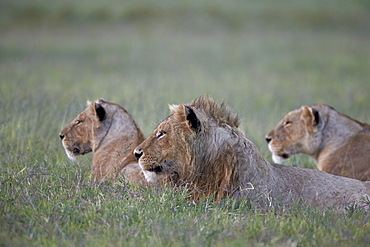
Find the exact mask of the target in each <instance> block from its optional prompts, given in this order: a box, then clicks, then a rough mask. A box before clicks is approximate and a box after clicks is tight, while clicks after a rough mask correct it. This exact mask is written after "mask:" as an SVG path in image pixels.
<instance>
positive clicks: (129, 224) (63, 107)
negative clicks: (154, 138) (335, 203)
mask: <svg viewBox="0 0 370 247" xmlns="http://www.w3.org/2000/svg"><path fill="white" fill-rule="evenodd" d="M369 7H370V6H369V4H368V3H367V1H361V0H355V1H331V0H326V1H288V0H286V1H279V2H274V1H258V2H254V1H232V2H230V1H218V0H214V1H208V0H207V1H201V2H199V1H194V0H186V1H166V0H158V1H145V0H142V1H116V0H110V1H105V2H104V3H103V2H102V3H99V2H97V1H93V2H91V1H75V2H71V1H64V0H63V1H57V2H55V1H43V0H40V1H23V0H17V1H2V2H1V3H0V33H1V35H0V82H1V83H0V109H1V117H0V183H1V184H0V204H1V205H0V245H1V246H24V245H27V246H53V245H55V246H60V245H72V246H82V245H87V246H98V245H105V246H108V245H109V246H110V245H125V246H126V245H127V246H132V245H134V246H137V245H149V246H157V245H159V246H173V245H175V246H177V245H180V246H200V245H202V246H203V245H204V246H211V245H212V246H214V245H215V246H224V245H235V246H245V245H251V246H271V245H273V246H297V245H298V246H333V245H335V246H351V245H352V246H353V245H356V246H366V245H368V244H369V242H370V234H369V232H370V225H369V223H368V221H369V215H368V213H367V212H357V211H356V210H349V211H348V212H347V213H341V212H333V211H330V210H329V211H316V210H315V209H311V208H303V207H301V206H299V205H296V206H293V207H291V208H276V209H273V210H271V211H269V212H258V211H255V210H252V209H251V208H248V204H247V203H244V202H240V203H238V202H235V201H232V200H225V201H223V202H221V203H220V204H214V203H212V202H210V201H207V199H205V200H204V201H202V202H198V203H193V202H190V201H188V200H186V199H185V197H186V196H185V195H184V192H183V191H176V190H173V189H169V188H164V189H163V190H159V191H157V190H156V189H152V188H146V189H144V188H133V187H131V186H129V185H127V184H125V183H124V181H121V183H120V184H109V183H107V184H101V185H92V184H91V183H90V179H89V167H90V164H91V155H86V156H84V157H79V158H78V159H77V161H76V162H72V161H69V160H68V159H67V158H66V156H65V154H64V151H63V148H62V145H61V143H60V140H59V137H58V132H59V131H60V130H61V129H62V128H63V127H64V126H65V125H66V124H67V123H68V122H69V121H70V120H71V119H72V118H73V117H74V116H75V115H76V114H77V113H78V112H80V111H81V110H83V109H84V108H85V104H86V101H87V100H94V99H97V98H100V97H102V98H105V99H106V100H108V101H112V102H115V103H119V104H121V105H122V106H123V107H125V108H126V110H127V111H128V112H129V113H130V114H131V115H132V116H133V117H134V119H135V120H136V121H137V123H138V125H139V126H140V128H141V129H142V130H143V132H144V134H145V135H148V134H149V133H150V132H151V131H152V130H153V129H154V128H155V126H156V125H157V124H158V123H159V122H160V121H161V120H162V119H163V118H165V117H166V116H167V115H168V113H169V111H168V107H167V105H168V104H172V103H182V102H189V101H191V100H193V99H194V98H196V97H197V96H199V95H200V94H209V95H211V96H212V97H214V98H215V99H216V100H219V101H225V102H226V103H228V104H229V105H230V106H231V108H232V109H234V110H235V111H236V112H238V113H239V115H240V117H241V119H242V126H241V128H242V130H243V131H244V132H245V134H246V136H247V137H248V138H249V139H251V140H252V141H253V142H255V143H256V145H257V147H258V148H259V150H260V151H261V153H262V155H263V156H264V157H265V158H266V159H268V160H270V161H271V156H270V153H269V151H268V149H267V145H266V143H265V142H264V136H265V134H266V133H267V132H268V131H269V130H270V129H271V128H273V127H274V126H275V125H276V123H277V122H278V121H279V120H280V119H281V118H282V117H283V115H284V114H285V113H286V112H287V111H289V110H291V109H294V108H296V107H299V106H301V105H305V104H312V103H326V104H329V105H332V106H333V107H335V108H336V109H338V110H339V111H341V112H343V113H345V114H348V115H350V116H351V117H354V118H356V119H359V120H360V121H363V122H368V123H369V122H370V111H369V107H368V106H369V104H370V97H369V92H370V81H369V78H370V70H369V67H370V60H369V57H370V49H369V38H370V32H369V30H368V24H369V22H370V17H369V15H368V12H369ZM292 164H293V165H297V166H300V167H309V168H313V169H315V165H314V164H313V163H312V162H311V161H310V160H309V159H307V157H305V156H297V157H295V158H294V159H292V160H291V161H290V163H289V162H288V165H292Z"/></svg>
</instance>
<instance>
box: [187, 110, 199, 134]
mask: <svg viewBox="0 0 370 247" xmlns="http://www.w3.org/2000/svg"><path fill="white" fill-rule="evenodd" d="M185 114H186V120H187V121H188V123H189V126H190V129H192V130H194V131H196V132H199V131H200V121H199V119H198V118H197V115H195V113H194V111H193V109H191V108H190V107H189V106H185Z"/></svg>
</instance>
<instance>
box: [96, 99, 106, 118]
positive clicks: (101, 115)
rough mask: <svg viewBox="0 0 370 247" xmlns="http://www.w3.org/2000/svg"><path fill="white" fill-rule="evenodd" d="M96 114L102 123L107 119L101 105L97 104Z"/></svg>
mask: <svg viewBox="0 0 370 247" xmlns="http://www.w3.org/2000/svg"><path fill="white" fill-rule="evenodd" d="M95 112H96V115H97V116H98V118H99V120H100V121H103V120H104V119H105V117H106V113H105V110H104V108H103V107H102V105H101V104H97V103H95Z"/></svg>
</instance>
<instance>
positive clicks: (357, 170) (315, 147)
mask: <svg viewBox="0 0 370 247" xmlns="http://www.w3.org/2000/svg"><path fill="white" fill-rule="evenodd" d="M266 141H267V143H268V146H269V149H270V151H271V153H272V158H273V160H274V162H276V163H281V162H282V161H283V160H285V159H288V158H289V157H291V156H292V155H294V154H298V153H304V154H308V155H309V156H310V157H312V158H313V159H314V161H315V162H316V164H317V167H318V168H319V170H321V171H325V172H328V173H331V174H335V175H340V176H344V177H349V178H355V179H359V180H370V125H368V124H365V123H361V122H359V121H357V120H354V119H352V118H350V117H348V116H346V115H344V114H341V113H339V112H338V111H336V110H335V109H334V108H332V107H330V106H327V105H309V106H302V107H301V108H298V109H296V110H293V111H291V112H289V113H288V114H286V115H285V117H284V118H283V119H282V120H281V121H280V122H279V123H278V125H277V126H276V127H275V129H273V130H272V131H271V132H270V133H268V134H267V135H266Z"/></svg>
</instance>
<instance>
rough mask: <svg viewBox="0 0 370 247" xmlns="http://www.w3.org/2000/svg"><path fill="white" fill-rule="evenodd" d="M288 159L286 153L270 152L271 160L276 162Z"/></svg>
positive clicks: (279, 162)
mask: <svg viewBox="0 0 370 247" xmlns="http://www.w3.org/2000/svg"><path fill="white" fill-rule="evenodd" d="M287 159H289V155H288V154H283V155H277V154H274V153H273V154H272V160H273V161H274V162H275V163H276V164H281V163H283V161H285V160H287Z"/></svg>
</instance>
